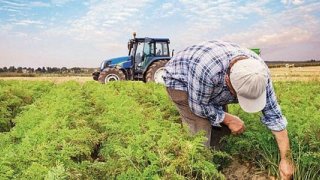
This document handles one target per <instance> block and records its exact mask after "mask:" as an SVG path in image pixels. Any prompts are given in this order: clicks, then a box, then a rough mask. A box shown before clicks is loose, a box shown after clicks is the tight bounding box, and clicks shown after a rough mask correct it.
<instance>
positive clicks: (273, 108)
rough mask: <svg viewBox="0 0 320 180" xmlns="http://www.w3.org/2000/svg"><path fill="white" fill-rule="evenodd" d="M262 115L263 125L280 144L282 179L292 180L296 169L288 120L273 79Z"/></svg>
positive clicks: (269, 82)
mask: <svg viewBox="0 0 320 180" xmlns="http://www.w3.org/2000/svg"><path fill="white" fill-rule="evenodd" d="M262 113H263V118H262V119H261V120H262V123H264V124H265V125H266V126H267V127H268V128H269V129H270V130H271V131H272V133H273V135H274V136H275V138H276V141H277V144H278V148H279V152H280V157H281V161H280V163H279V172H280V177H281V179H284V180H286V179H290V178H291V177H292V174H293V172H294V168H293V162H292V160H291V153H290V144H289V138H288V132H287V130H286V126H287V120H286V118H285V117H284V116H283V115H282V112H281V109H280V106H279V104H278V102H277V99H276V95H275V92H274V88H273V85H272V82H271V79H269V81H268V86H267V103H266V107H265V108H264V109H263V110H262Z"/></svg>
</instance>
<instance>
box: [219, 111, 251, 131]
mask: <svg viewBox="0 0 320 180" xmlns="http://www.w3.org/2000/svg"><path fill="white" fill-rule="evenodd" d="M222 123H223V124H225V125H226V126H228V128H229V129H230V130H231V133H232V134H242V133H243V132H244V130H245V126H244V122H243V121H242V120H241V119H240V118H239V117H237V116H234V115H231V114H229V113H225V117H224V120H223V121H222Z"/></svg>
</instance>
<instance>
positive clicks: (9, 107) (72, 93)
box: [0, 80, 320, 179]
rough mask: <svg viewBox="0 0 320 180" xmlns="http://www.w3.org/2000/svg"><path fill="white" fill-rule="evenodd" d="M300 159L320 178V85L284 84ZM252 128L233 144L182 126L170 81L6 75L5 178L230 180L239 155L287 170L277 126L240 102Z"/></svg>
mask: <svg viewBox="0 0 320 180" xmlns="http://www.w3.org/2000/svg"><path fill="white" fill-rule="evenodd" d="M275 89H276V94H277V97H278V101H279V103H280V105H281V107H282V110H283V113H284V115H285V116H286V117H287V119H288V122H289V125H288V131H289V136H290V141H291V146H292V151H293V153H292V154H293V158H294V160H295V163H296V173H295V175H294V179H317V178H318V179H319V177H320V83H319V81H308V82H276V83H275ZM229 107H230V108H229V109H230V112H231V113H232V114H235V115H238V116H239V117H240V118H242V119H243V120H244V121H245V124H246V129H247V130H246V132H245V133H244V134H243V135H240V136H233V135H230V136H228V137H226V138H224V140H223V141H224V142H222V143H226V146H225V149H224V150H223V151H213V150H209V149H207V148H205V147H204V146H203V144H202V141H203V140H204V138H203V137H202V134H201V133H200V134H197V135H195V136H192V135H190V134H189V133H188V130H187V129H186V128H181V125H180V124H179V122H180V121H179V114H178V112H177V110H176V109H175V106H174V105H173V104H172V103H171V101H170V99H169V98H168V96H167V94H166V91H165V88H164V87H163V86H161V85H157V84H152V83H147V84H145V83H141V82H115V83H109V84H107V85H101V84H98V83H96V82H85V83H78V82H75V81H69V82H63V83H59V84H54V83H52V82H48V81H14V80H0V154H1V156H0V179H225V176H224V174H223V173H222V171H223V168H226V167H228V164H229V162H232V161H233V160H234V159H240V160H241V161H245V162H250V163H251V164H253V165H254V166H256V167H257V168H259V169H260V170H261V171H264V172H267V173H268V174H269V175H270V176H277V165H278V161H279V156H278V153H277V151H278V149H277V147H276V143H275V141H274V138H273V136H272V134H271V133H270V132H269V130H267V128H266V127H264V126H263V125H262V123H260V122H259V119H260V116H261V114H259V113H257V114H247V113H244V112H243V111H241V109H240V108H239V106H238V105H230V106H229Z"/></svg>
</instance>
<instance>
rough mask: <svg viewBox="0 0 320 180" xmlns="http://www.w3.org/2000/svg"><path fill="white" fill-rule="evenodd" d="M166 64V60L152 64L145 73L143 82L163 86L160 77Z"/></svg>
mask: <svg viewBox="0 0 320 180" xmlns="http://www.w3.org/2000/svg"><path fill="white" fill-rule="evenodd" d="M167 62H168V60H160V61H156V62H154V63H152V64H151V65H150V66H149V69H148V71H147V73H146V76H145V81H146V82H156V83H160V84H164V81H163V78H162V75H163V73H164V66H165V65H166V64H167Z"/></svg>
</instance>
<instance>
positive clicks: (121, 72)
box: [92, 33, 171, 83]
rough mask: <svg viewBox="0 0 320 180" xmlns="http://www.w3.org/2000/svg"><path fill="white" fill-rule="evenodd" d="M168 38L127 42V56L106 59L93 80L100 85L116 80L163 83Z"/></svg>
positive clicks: (94, 74)
mask: <svg viewBox="0 0 320 180" xmlns="http://www.w3.org/2000/svg"><path fill="white" fill-rule="evenodd" d="M169 43H170V40H169V39H168V38H148V37H145V38H136V33H133V39H130V40H129V42H128V50H129V53H128V56H123V57H118V58H112V59H107V60H105V61H103V62H102V64H101V66H100V70H99V71H97V72H94V73H93V74H92V75H93V79H94V80H97V81H100V82H101V83H107V82H109V81H117V80H143V81H145V82H148V81H155V82H158V83H163V79H162V74H163V72H164V71H163V70H164V65H165V64H166V63H167V62H168V61H169V60H170V58H171V57H170V51H169Z"/></svg>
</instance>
